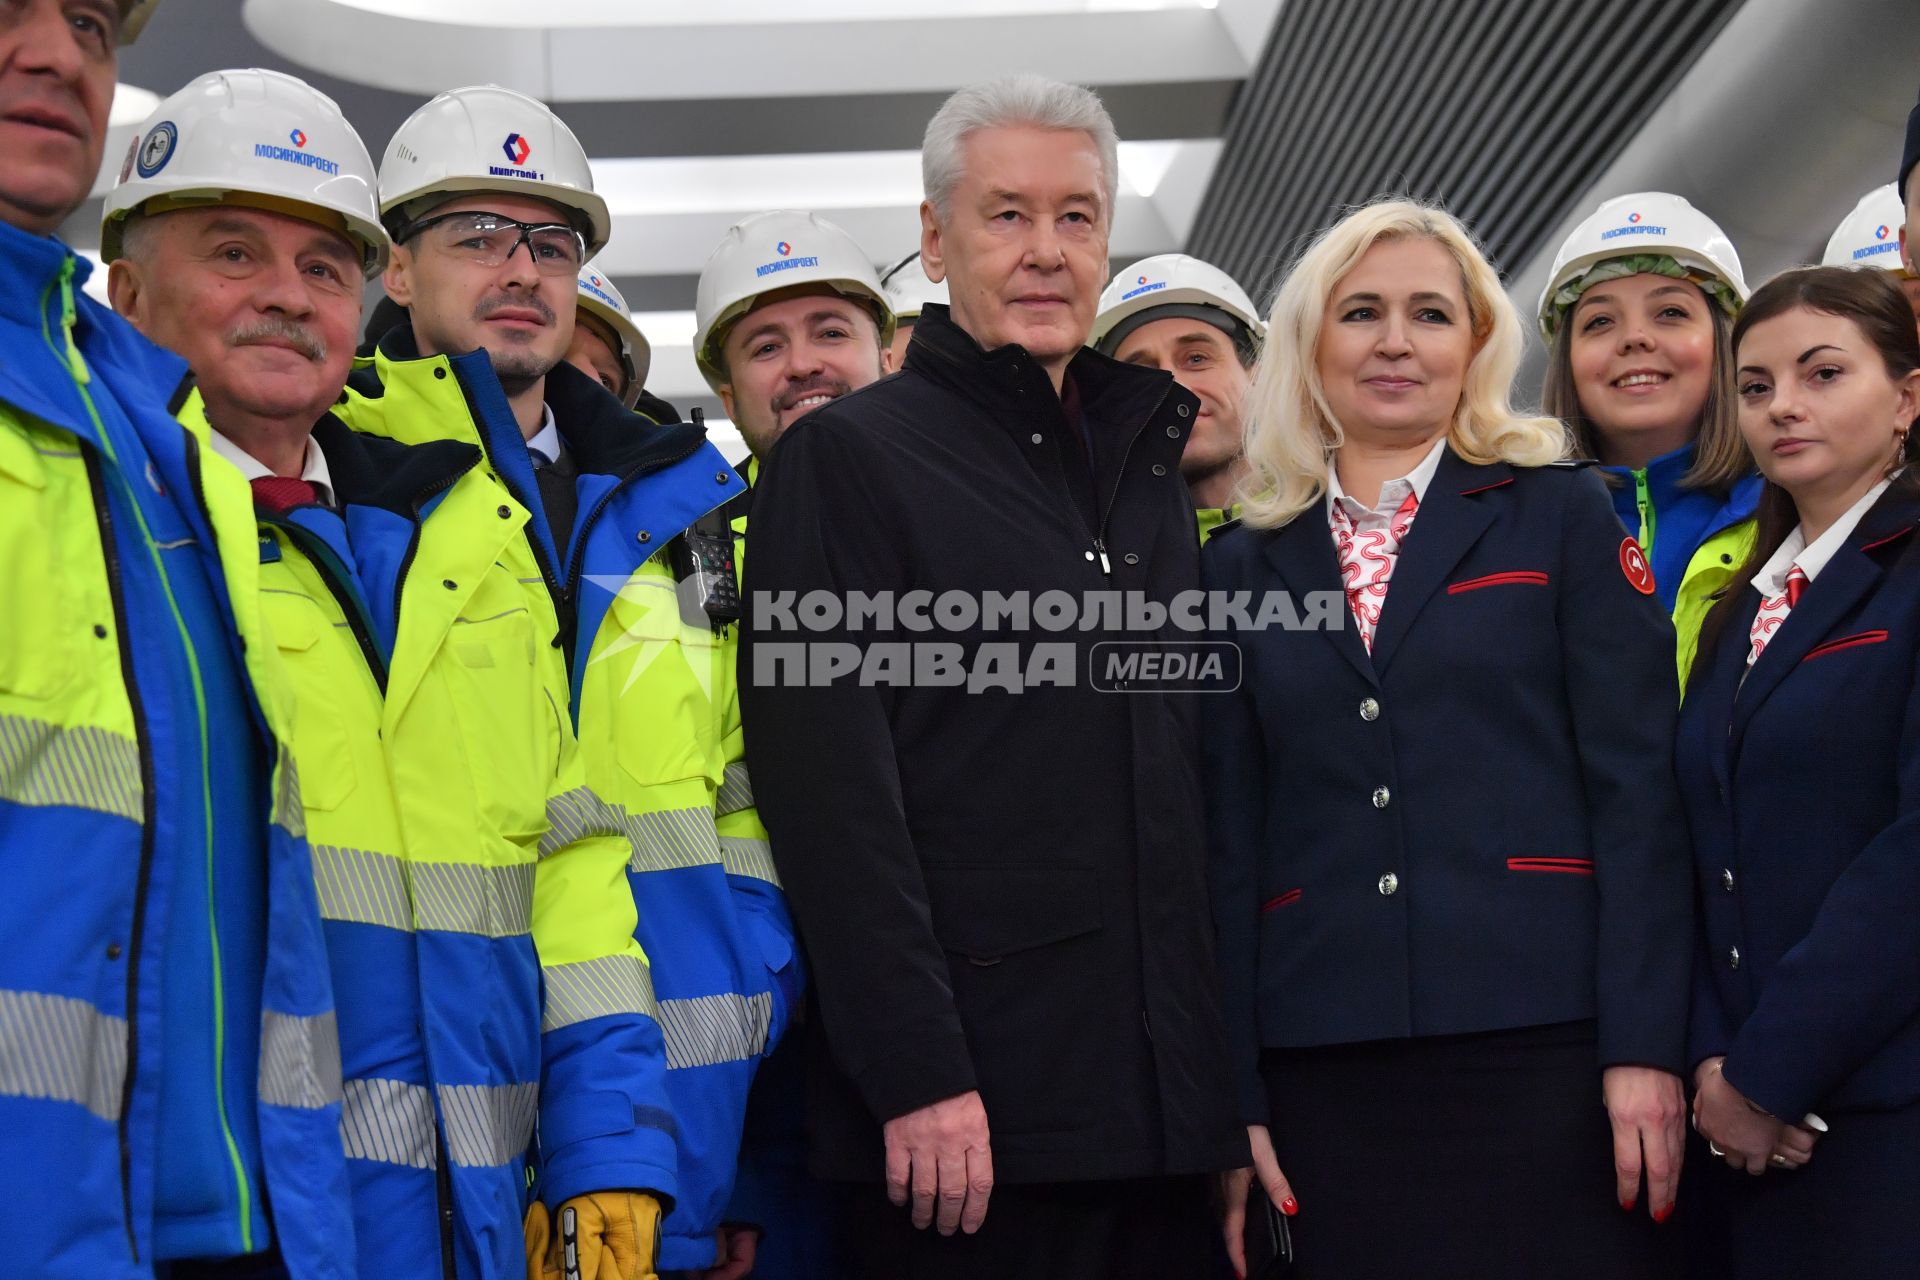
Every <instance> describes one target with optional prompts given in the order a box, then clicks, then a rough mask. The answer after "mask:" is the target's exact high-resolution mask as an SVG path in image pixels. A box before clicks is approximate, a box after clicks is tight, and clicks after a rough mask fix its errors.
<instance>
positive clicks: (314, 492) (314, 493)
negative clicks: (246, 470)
mask: <svg viewBox="0 0 1920 1280" xmlns="http://www.w3.org/2000/svg"><path fill="white" fill-rule="evenodd" d="M248 483H249V484H251V485H252V486H253V501H254V505H256V506H259V507H263V508H265V509H266V510H268V511H270V512H272V513H273V514H274V515H280V514H282V513H284V512H287V511H290V510H292V509H293V508H294V507H311V506H315V505H317V504H318V503H319V501H320V491H319V490H318V489H316V488H314V487H313V485H311V484H309V483H308V482H307V481H305V480H295V479H292V478H290V477H288V476H255V477H254V478H253V479H252V480H250V481H248Z"/></svg>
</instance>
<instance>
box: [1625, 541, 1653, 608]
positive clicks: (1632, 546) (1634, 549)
mask: <svg viewBox="0 0 1920 1280" xmlns="http://www.w3.org/2000/svg"><path fill="white" fill-rule="evenodd" d="M1620 572H1622V573H1624V574H1626V575H1627V581H1628V582H1630V583H1632V584H1633V589H1634V590H1635V591H1638V592H1639V593H1640V594H1641V595H1643V596H1650V595H1652V594H1653V570H1652V569H1651V568H1649V567H1648V565H1647V553H1646V552H1644V551H1642V550H1641V549H1640V544H1639V543H1637V542H1635V541H1634V540H1633V539H1632V538H1628V539H1627V540H1626V541H1624V542H1622V543H1621V544H1620Z"/></svg>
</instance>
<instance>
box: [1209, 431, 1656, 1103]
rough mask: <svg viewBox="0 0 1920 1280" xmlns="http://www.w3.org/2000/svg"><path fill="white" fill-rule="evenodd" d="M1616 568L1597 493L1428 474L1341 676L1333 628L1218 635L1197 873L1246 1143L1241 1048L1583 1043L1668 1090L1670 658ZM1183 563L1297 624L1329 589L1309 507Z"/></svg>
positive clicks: (1512, 474)
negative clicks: (1487, 1035)
mask: <svg viewBox="0 0 1920 1280" xmlns="http://www.w3.org/2000/svg"><path fill="white" fill-rule="evenodd" d="M1629 546H1633V544H1632V540H1631V539H1629V538H1627V535H1626V531H1625V530H1624V529H1622V528H1621V527H1620V522H1619V520H1618V519H1617V518H1616V517H1615V516H1614V514H1613V504H1612V501H1611V499H1610V498H1609V497H1608V496H1607V492H1606V489H1605V487H1604V486H1603V485H1602V484H1601V482H1600V480H1599V478H1598V477H1597V476H1594V475H1592V474H1589V473H1586V472H1584V471H1580V470H1576V469H1573V468H1571V467H1564V466H1553V467H1544V468H1514V467H1509V466H1507V465H1506V464H1504V463H1494V464H1491V465H1487V466H1475V465H1473V464H1470V463H1467V462H1463V461H1462V460H1461V459H1460V458H1459V457H1458V456H1457V455H1455V454H1454V453H1453V452H1452V451H1451V450H1449V451H1448V452H1447V453H1446V454H1445V455H1444V456H1443V457H1442V458H1441V461H1440V466H1439V470H1438V471H1437V472H1436V473H1435V475H1434V478H1433V482H1432V484H1430V485H1429V486H1428V488H1427V493H1426V497H1425V499H1424V500H1423V502H1422V503H1421V506H1420V511H1419V515H1418V517H1417V518H1416V519H1415V521H1414V524H1413V527H1412V529H1411V530H1409V531H1408V533H1407V536H1406V539H1405V541H1404V542H1403V544H1402V546H1401V549H1400V558H1399V561H1398V564H1397V565H1396V567H1395V569H1394V572H1393V578H1392V581H1391V585H1390V587H1389V589H1388V592H1387V599H1386V604H1385V608H1384V611H1383V613H1382V615H1381V620H1380V626H1379V629H1378V631H1377V633H1376V635H1375V637H1374V645H1373V652H1372V654H1371V656H1369V655H1368V653H1367V651H1366V649H1365V647H1364V646H1363V645H1362V644H1361V641H1360V633H1359V632H1358V630H1356V629H1355V628H1354V626H1353V625H1352V617H1351V615H1350V614H1349V613H1348V612H1347V610H1346V606H1345V602H1344V599H1342V600H1341V603H1340V607H1339V608H1338V609H1337V610H1336V611H1335V613H1334V617H1335V618H1336V619H1337V620H1338V622H1339V623H1340V624H1341V625H1340V627H1339V629H1319V630H1311V631H1308V630H1300V631H1286V630H1279V629H1268V630H1260V631H1255V632H1247V631H1240V632H1238V633H1227V634H1225V635H1224V637H1223V638H1228V639H1233V640H1236V641H1237V642H1238V643H1239V644H1240V646H1241V649H1242V652H1243V654H1244V668H1245V674H1244V679H1243V682H1242V685H1241V688H1240V690H1239V692H1238V693H1237V694H1235V695H1233V696H1231V697H1220V698H1218V699H1217V701H1218V703H1219V705H1218V706H1217V707H1214V708H1212V709H1211V712H1210V714H1209V716H1208V720H1209V721H1210V723H1211V726H1212V727H1211V728H1210V730H1209V733H1208V742H1207V781H1208V787H1209V792H1208V800H1209V811H1210V812H1209V823H1210V828H1211V830H1210V844H1211V846H1212V864H1213V865H1212V875H1213V892H1214V910H1215V913H1216V917H1217V921H1218V926H1219V955H1220V961H1221V965H1222V971H1223V975H1224V977H1223V980H1224V983H1225V990H1226V1000H1227V1006H1226V1008H1227V1016H1228V1019H1229V1030H1230V1033H1231V1034H1232V1035H1233V1036H1234V1037H1235V1043H1234V1050H1235V1053H1236V1058H1237V1064H1238V1066H1239V1068H1240V1080H1241V1090H1242V1098H1241V1103H1242V1107H1243V1109H1244V1110H1245V1111H1246V1113H1247V1118H1248V1119H1249V1120H1250V1121H1259V1120H1262V1119H1263V1118H1264V1113H1265V1101H1264V1094H1263V1092H1262V1090H1261V1087H1260V1084H1259V1079H1258V1074H1257V1072H1256V1071H1255V1064H1256V1062H1257V1058H1258V1049H1259V1047H1260V1046H1274V1047H1298V1046H1309V1045H1326V1044H1341V1043H1350V1042H1355V1041H1367V1040H1382V1039H1391V1038H1396V1037H1405V1036H1431V1035H1446V1034H1453V1033H1460V1032H1473V1031H1491V1030H1498V1029H1506V1028H1518V1027H1528V1026H1544V1025H1548V1024H1552V1023H1558V1022H1571V1021H1577V1020H1584V1019H1595V1018H1597V1019H1598V1025H1599V1050H1600V1059H1599V1062H1598V1063H1596V1069H1597V1068H1598V1067H1599V1066H1602V1065H1612V1064H1616V1063H1637V1064H1645V1065H1649V1066H1655V1067H1660V1068H1663V1069H1666V1070H1669V1071H1675V1072H1678V1071H1680V1070H1681V1069H1682V1068H1683V1065H1684V1040H1685V1032H1686V1007H1687V991H1688V981H1689V975H1688V968H1689V963H1688V962H1689V955H1690V950H1691V943H1690V941H1689V934H1690V930H1689V918H1690V911H1691V901H1690V888H1689V886H1688V883H1687V866H1688V863H1687V851H1686V843H1685V827H1684V824H1683V819H1682V818H1681V814H1680V801H1679V796H1678V792H1677V788H1676V785H1675V781H1674V776H1673V763H1672V762H1673V749H1672V737H1671V734H1672V731H1673V724H1674V716H1675V706H1676V703H1677V700H1678V699H1677V693H1678V691H1677V690H1676V688H1675V685H1674V674H1673V629H1672V626H1671V624H1670V623H1669V622H1668V621H1667V617H1666V614H1665V612H1664V611H1663V610H1662V609H1661V608H1660V605H1659V603H1658V601H1657V600H1656V599H1655V598H1654V597H1653V596H1652V595H1651V594H1647V593H1645V591H1644V590H1643V589H1642V588H1643V587H1650V586H1651V585H1652V583H1651V578H1650V576H1649V575H1645V574H1644V561H1638V560H1636V561H1635V562H1634V565H1633V569H1632V570H1631V571H1630V570H1629V568H1628V567H1627V564H1626V559H1625V558H1626V557H1627V555H1628V552H1627V548H1628V547H1629ZM1635 551H1636V552H1637V547H1635ZM1202 563H1203V574H1204V578H1205V581H1206V585H1207V586H1208V587H1209V588H1210V589H1213V590H1249V589H1250V590H1252V591H1254V592H1255V593H1256V601H1257V599H1258V593H1260V592H1263V591H1281V592H1288V593H1290V594H1291V595H1292V596H1293V599H1294V601H1295V603H1296V605H1298V606H1299V607H1300V609H1301V612H1302V613H1303V614H1305V612H1306V604H1305V601H1304V597H1305V596H1306V594H1307V593H1310V592H1321V591H1333V592H1338V591H1339V589H1340V570H1339V564H1338V561H1337V559H1336V555H1335V551H1334V545H1333V538H1332V536H1331V535H1330V534H1329V532H1328V528H1327V519H1326V515H1325V508H1324V505H1321V504H1316V505H1315V506H1314V507H1312V508H1310V509H1308V510H1307V511H1305V512H1303V513H1302V514H1301V515H1300V516H1299V517H1298V518H1297V519H1295V520H1294V521H1293V522H1292V523H1290V524H1288V525H1286V526H1285V527H1284V528H1280V529H1273V530H1257V529H1250V528H1244V527H1242V528H1239V529H1237V530H1235V531H1233V532H1231V533H1226V534H1221V535H1217V536H1216V537H1215V538H1214V539H1213V540H1212V541H1211V542H1210V543H1209V544H1208V545H1207V548H1206V550H1205V552H1204V553H1203V556H1202ZM1635 572H1638V573H1640V574H1641V575H1642V576H1641V578H1640V581H1641V584H1642V585H1641V587H1636V586H1635V585H1634V582H1633V581H1632V580H1631V578H1632V577H1633V575H1634V573H1635Z"/></svg>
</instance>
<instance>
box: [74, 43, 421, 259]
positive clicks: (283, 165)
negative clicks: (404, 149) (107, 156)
mask: <svg viewBox="0 0 1920 1280" xmlns="http://www.w3.org/2000/svg"><path fill="white" fill-rule="evenodd" d="M220 204H239V205H249V206H253V207H259V208H266V209H272V210H278V211H281V212H286V213H293V214H299V215H302V216H305V215H308V214H311V215H312V216H313V218H314V221H316V222H320V223H322V224H324V225H334V226H338V227H340V228H342V229H343V230H344V231H345V232H346V234H347V236H348V237H349V238H351V239H352V240H353V241H354V243H355V244H357V245H358V246H359V248H360V263H361V268H362V270H363V271H365V273H366V274H367V276H368V277H372V276H377V275H379V274H380V271H381V268H383V267H384V266H386V262H387V233H386V232H385V231H384V230H383V229H382V228H381V226H380V207H379V203H378V196H377V193H376V190H375V187H374V173H373V158H372V157H371V156H369V155H368V154H367V148H366V146H365V144H363V143H362V142H361V141H360V135H359V134H357V133H355V132H354V131H353V126H352V125H350V124H348V123H347V118H346V117H345V116H343V115H341V114H340V108H339V107H338V106H336V105H335V104H334V101H333V99H332V98H329V97H328V96H327V95H326V94H324V93H321V92H320V91H319V90H318V89H316V88H314V87H313V86H312V85H310V84H308V83H307V82H306V81H304V80H298V79H295V78H294V77H293V76H290V75H285V74H283V73H281V72H278V71H262V70H259V69H258V68H254V69H251V70H245V71H209V72H207V73H206V74H205V75H203V76H200V77H198V78H196V79H194V80H193V81H191V82H189V83H188V85H187V87H186V88H184V89H182V90H180V91H179V92H178V93H176V94H174V95H173V96H172V97H170V98H167V99H166V100H164V101H163V102H161V104H160V105H159V106H157V107H155V108H154V109H153V114H151V115H149V116H148V117H147V120H146V123H145V124H143V125H142V126H141V128H140V130H139V132H138V133H137V134H136V135H135V136H134V140H133V144H132V145H131V146H130V147H129V148H128V149H127V158H126V161H125V162H124V163H123V164H122V165H121V167H120V180H119V181H118V182H117V183H115V184H114V186H113V189H112V190H110V191H109V192H107V201H106V207H105V209H104V210H103V212H102V214H101V221H100V256H101V257H102V258H105V259H106V260H107V261H108V262H112V261H113V260H114V259H115V258H118V257H119V256H120V253H121V232H122V231H123V230H124V229H125V227H126V220H127V218H128V216H129V215H131V214H133V213H134V212H136V211H144V212H149V213H151V212H165V211H167V210H169V209H178V208H184V207H192V206H202V207H204V206H211V205H220Z"/></svg>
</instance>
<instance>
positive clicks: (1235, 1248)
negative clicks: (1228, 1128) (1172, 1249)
mask: <svg viewBox="0 0 1920 1280" xmlns="http://www.w3.org/2000/svg"><path fill="white" fill-rule="evenodd" d="M1247 1142H1248V1144H1249V1145H1250V1146H1252V1147H1253V1167H1252V1168H1251V1169H1233V1170H1230V1171H1228V1172H1226V1173H1223V1174H1221V1175H1220V1199H1221V1212H1220V1230H1221V1233H1222V1234H1223V1235H1224V1236H1225V1237H1226V1241H1227V1260H1228V1261H1230V1262H1232V1263H1233V1274H1234V1275H1236V1276H1238V1277H1240V1280H1246V1275H1247V1246H1246V1234H1247V1197H1248V1195H1249V1193H1250V1191H1251V1190H1252V1187H1253V1182H1254V1179H1256V1178H1258V1179H1259V1181H1260V1186H1261V1189H1262V1190H1264V1191H1265V1192H1266V1194H1267V1198H1268V1199H1269V1200H1272V1201H1273V1205H1274V1207H1275V1208H1276V1209H1278V1210H1280V1212H1282V1213H1284V1214H1286V1215H1287V1216H1288V1217H1292V1216H1293V1215H1294V1214H1296V1213H1298V1212H1300V1206H1299V1204H1298V1203H1297V1202H1296V1201H1295V1200H1294V1198H1293V1188H1292V1187H1290V1186H1288V1185H1287V1177H1286V1175H1285V1174H1283V1173H1281V1172H1280V1160H1279V1157H1277V1156H1275V1155H1274V1153H1273V1139H1272V1137H1271V1136H1269V1135H1268V1133H1267V1126H1265V1125H1263V1124H1250V1125H1248V1126H1247Z"/></svg>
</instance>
